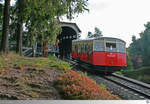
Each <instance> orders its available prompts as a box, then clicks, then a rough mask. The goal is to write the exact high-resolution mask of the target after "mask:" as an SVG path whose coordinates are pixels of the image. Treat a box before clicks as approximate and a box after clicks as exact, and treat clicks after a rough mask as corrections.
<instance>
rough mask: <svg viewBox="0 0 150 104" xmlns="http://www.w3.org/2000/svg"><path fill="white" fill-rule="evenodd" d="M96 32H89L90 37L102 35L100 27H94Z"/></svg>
mask: <svg viewBox="0 0 150 104" xmlns="http://www.w3.org/2000/svg"><path fill="white" fill-rule="evenodd" d="M94 30H95V32H94V33H92V32H88V36H87V37H88V38H99V37H102V36H103V35H102V31H100V29H99V28H97V27H95V28H94Z"/></svg>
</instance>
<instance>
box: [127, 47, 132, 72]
mask: <svg viewBox="0 0 150 104" xmlns="http://www.w3.org/2000/svg"><path fill="white" fill-rule="evenodd" d="M126 52H127V68H128V70H133V63H132V61H131V57H130V54H129V49H127V51H126Z"/></svg>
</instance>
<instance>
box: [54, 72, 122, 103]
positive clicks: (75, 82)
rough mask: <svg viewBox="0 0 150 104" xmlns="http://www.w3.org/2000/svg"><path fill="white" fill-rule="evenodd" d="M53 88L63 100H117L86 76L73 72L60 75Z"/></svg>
mask: <svg viewBox="0 0 150 104" xmlns="http://www.w3.org/2000/svg"><path fill="white" fill-rule="evenodd" d="M55 86H56V88H57V89H58V90H59V91H60V93H61V94H63V96H64V98H65V99H101V100H106V99H113V100H114V99H115V100H116V99H119V98H118V97H117V96H115V95H112V94H110V93H109V92H108V91H107V90H106V89H103V88H101V87H100V86H99V85H98V84H96V82H95V81H93V80H91V79H89V78H88V77H87V76H85V75H83V74H82V75H80V74H78V73H77V72H74V71H69V72H66V73H64V74H62V75H60V76H59V77H58V78H57V80H56V83H55Z"/></svg>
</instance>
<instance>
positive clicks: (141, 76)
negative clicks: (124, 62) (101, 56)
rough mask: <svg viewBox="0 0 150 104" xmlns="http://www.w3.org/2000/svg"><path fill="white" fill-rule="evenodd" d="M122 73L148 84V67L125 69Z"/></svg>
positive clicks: (149, 75) (149, 68)
mask: <svg viewBox="0 0 150 104" xmlns="http://www.w3.org/2000/svg"><path fill="white" fill-rule="evenodd" d="M123 75H125V76H127V77H130V78H133V79H136V80H139V81H142V82H145V83H148V84H150V67H142V68H140V69H137V70H133V71H125V72H123Z"/></svg>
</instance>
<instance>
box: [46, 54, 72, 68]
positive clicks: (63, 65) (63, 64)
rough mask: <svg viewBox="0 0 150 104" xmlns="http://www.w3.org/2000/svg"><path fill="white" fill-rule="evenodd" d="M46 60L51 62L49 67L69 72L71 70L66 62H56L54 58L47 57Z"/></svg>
mask: <svg viewBox="0 0 150 104" xmlns="http://www.w3.org/2000/svg"><path fill="white" fill-rule="evenodd" d="M48 58H49V59H50V60H51V63H50V64H51V65H50V66H52V67H57V68H58V69H60V70H71V69H72V68H71V67H70V64H69V63H68V62H64V61H61V60H58V59H57V58H56V57H55V56H49V57H48Z"/></svg>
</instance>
